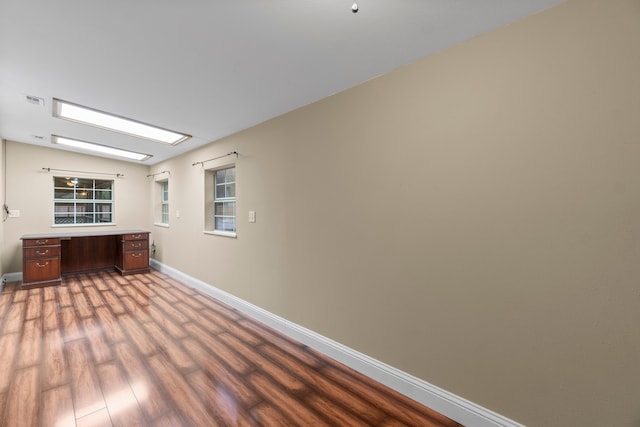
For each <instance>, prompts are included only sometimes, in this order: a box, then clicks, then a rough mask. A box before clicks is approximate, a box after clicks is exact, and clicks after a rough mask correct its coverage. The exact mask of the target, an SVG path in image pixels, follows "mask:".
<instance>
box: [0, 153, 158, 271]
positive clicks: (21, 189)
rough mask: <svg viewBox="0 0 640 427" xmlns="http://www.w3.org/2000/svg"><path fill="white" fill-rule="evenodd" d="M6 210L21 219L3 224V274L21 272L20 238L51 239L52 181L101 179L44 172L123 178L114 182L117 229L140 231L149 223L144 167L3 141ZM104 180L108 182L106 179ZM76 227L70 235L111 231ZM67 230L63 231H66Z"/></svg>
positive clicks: (53, 230) (9, 220)
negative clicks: (57, 178)
mask: <svg viewBox="0 0 640 427" xmlns="http://www.w3.org/2000/svg"><path fill="white" fill-rule="evenodd" d="M6 144H7V150H6V160H7V162H6V163H7V204H8V205H9V208H10V209H16V210H19V211H20V217H19V218H8V219H7V221H6V223H5V230H4V240H5V241H4V245H3V257H2V268H3V271H4V272H5V273H15V272H20V271H22V254H21V241H20V236H22V235H24V234H31V233H52V232H55V231H59V230H60V228H53V227H52V226H51V225H52V223H53V177H54V176H69V175H74V176H78V177H81V178H105V176H102V175H94V174H91V173H90V174H71V173H66V172H47V171H43V170H42V168H54V169H66V170H76V171H86V172H100V173H121V174H124V177H123V178H114V180H115V188H114V194H115V200H114V210H115V222H116V224H117V227H119V228H141V227H146V226H147V225H148V223H149V221H148V218H149V193H148V191H147V184H148V178H146V175H147V173H148V167H147V166H141V165H137V164H132V163H127V162H120V161H116V160H109V159H103V158H98V157H93V156H85V155H82V154H76V153H71V152H67V151H60V150H54V149H50V148H42V147H37V146H35V145H27V144H19V143H16V142H12V141H7V142H6ZM107 178H108V177H107ZM109 228H113V226H103V227H77V228H74V231H87V230H101V229H109ZM65 229H67V228H65Z"/></svg>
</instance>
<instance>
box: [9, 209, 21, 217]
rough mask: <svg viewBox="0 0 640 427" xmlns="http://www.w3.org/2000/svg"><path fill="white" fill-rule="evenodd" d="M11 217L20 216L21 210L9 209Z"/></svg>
mask: <svg viewBox="0 0 640 427" xmlns="http://www.w3.org/2000/svg"><path fill="white" fill-rule="evenodd" d="M9 218H20V211H19V210H18V209H9Z"/></svg>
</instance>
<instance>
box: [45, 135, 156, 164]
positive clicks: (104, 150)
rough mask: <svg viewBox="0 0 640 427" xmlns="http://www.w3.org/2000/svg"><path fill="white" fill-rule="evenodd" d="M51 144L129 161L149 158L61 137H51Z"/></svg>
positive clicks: (144, 155) (147, 155) (146, 155)
mask: <svg viewBox="0 0 640 427" xmlns="http://www.w3.org/2000/svg"><path fill="white" fill-rule="evenodd" d="M51 142H52V143H53V144H60V145H66V146H68V147H73V148H79V149H81V150H87V151H93V152H97V153H102V154H109V155H112V156H118V157H124V158H127V159H131V160H140V161H142V160H147V159H149V158H151V155H149V154H141V153H135V152H133V151H127V150H120V149H118V148H113V147H107V146H106V145H100V144H94V143H92V142H86V141H80V140H77V139H71V138H65V137H63V136H58V135H51Z"/></svg>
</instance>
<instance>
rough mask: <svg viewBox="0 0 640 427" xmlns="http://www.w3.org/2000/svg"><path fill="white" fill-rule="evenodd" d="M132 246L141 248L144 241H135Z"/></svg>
mask: <svg viewBox="0 0 640 427" xmlns="http://www.w3.org/2000/svg"><path fill="white" fill-rule="evenodd" d="M131 247H132V248H141V247H142V243H133V244H132V245H131Z"/></svg>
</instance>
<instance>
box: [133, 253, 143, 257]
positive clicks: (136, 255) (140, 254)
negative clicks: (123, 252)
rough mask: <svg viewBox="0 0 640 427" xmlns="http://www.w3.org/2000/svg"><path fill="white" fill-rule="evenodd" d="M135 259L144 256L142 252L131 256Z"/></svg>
mask: <svg viewBox="0 0 640 427" xmlns="http://www.w3.org/2000/svg"><path fill="white" fill-rule="evenodd" d="M131 256H132V257H134V258H140V257H141V256H142V252H138V253H137V254H131Z"/></svg>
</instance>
